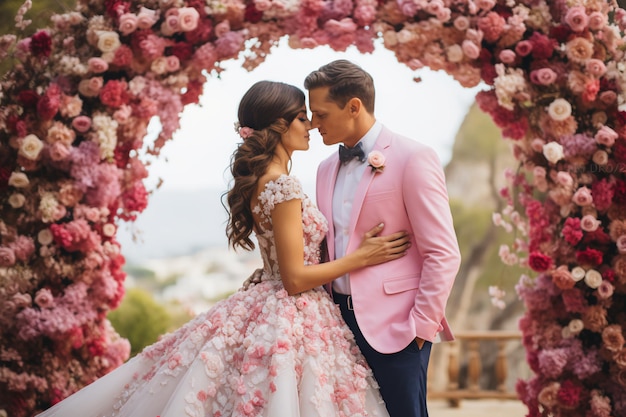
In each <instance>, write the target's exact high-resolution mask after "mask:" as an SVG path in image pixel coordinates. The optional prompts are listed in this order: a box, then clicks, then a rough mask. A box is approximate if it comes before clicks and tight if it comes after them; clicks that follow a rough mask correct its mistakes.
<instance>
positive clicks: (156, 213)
mask: <svg viewBox="0 0 626 417" xmlns="http://www.w3.org/2000/svg"><path fill="white" fill-rule="evenodd" d="M303 188H304V191H305V193H306V194H307V195H309V196H310V197H311V198H313V199H314V198H315V196H314V192H315V186H314V184H303ZM224 191H225V189H220V188H202V189H194V190H165V189H164V190H156V191H155V192H154V193H153V194H152V195H151V196H150V198H149V201H148V207H147V208H146V209H145V210H144V211H143V213H141V214H140V215H139V217H138V218H137V220H136V221H135V222H133V223H122V224H120V227H119V229H118V232H117V237H118V241H119V242H120V243H121V245H122V253H123V254H124V256H125V257H126V262H127V263H142V262H144V261H146V260H149V259H160V258H169V257H175V256H181V255H189V254H192V253H195V252H198V251H200V250H204V249H207V248H216V249H224V248H227V247H228V240H227V239H226V221H227V220H228V214H227V212H226V209H225V208H224V207H223V206H222V203H221V195H222V193H223V192H224ZM133 231H134V232H135V233H134V234H135V235H136V239H135V240H133Z"/></svg>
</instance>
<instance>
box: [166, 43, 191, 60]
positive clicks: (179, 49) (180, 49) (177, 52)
mask: <svg viewBox="0 0 626 417" xmlns="http://www.w3.org/2000/svg"><path fill="white" fill-rule="evenodd" d="M165 54H166V55H174V56H175V57H177V58H178V59H179V60H180V61H181V62H184V61H187V60H189V58H191V57H192V56H193V46H192V45H191V44H189V43H187V42H176V43H175V44H174V45H172V46H171V47H169V48H166V49H165Z"/></svg>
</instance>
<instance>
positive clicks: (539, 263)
mask: <svg viewBox="0 0 626 417" xmlns="http://www.w3.org/2000/svg"><path fill="white" fill-rule="evenodd" d="M528 265H529V266H530V267H531V268H532V270H533V271H537V272H543V271H547V270H548V269H550V267H551V266H552V258H551V257H549V256H548V255H545V254H543V253H541V252H531V254H530V256H529V257H528Z"/></svg>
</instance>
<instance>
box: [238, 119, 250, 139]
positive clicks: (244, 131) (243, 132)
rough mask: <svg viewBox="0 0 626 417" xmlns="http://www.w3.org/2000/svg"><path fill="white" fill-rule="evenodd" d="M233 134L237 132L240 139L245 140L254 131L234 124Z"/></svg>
mask: <svg viewBox="0 0 626 417" xmlns="http://www.w3.org/2000/svg"><path fill="white" fill-rule="evenodd" d="M235 132H237V133H238V134H239V136H240V137H241V139H246V138H248V137H250V135H251V134H252V132H254V129H252V128H251V127H248V126H241V124H239V122H235Z"/></svg>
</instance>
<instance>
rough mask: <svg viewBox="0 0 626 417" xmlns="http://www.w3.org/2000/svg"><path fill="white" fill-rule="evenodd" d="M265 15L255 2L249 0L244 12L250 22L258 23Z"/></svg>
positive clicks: (245, 17)
mask: <svg viewBox="0 0 626 417" xmlns="http://www.w3.org/2000/svg"><path fill="white" fill-rule="evenodd" d="M262 17H263V12H260V11H259V10H258V9H257V8H256V6H255V4H254V2H249V3H248V4H247V5H246V12H245V14H244V19H245V20H246V22H250V23H257V22H260V21H261V18H262Z"/></svg>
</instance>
